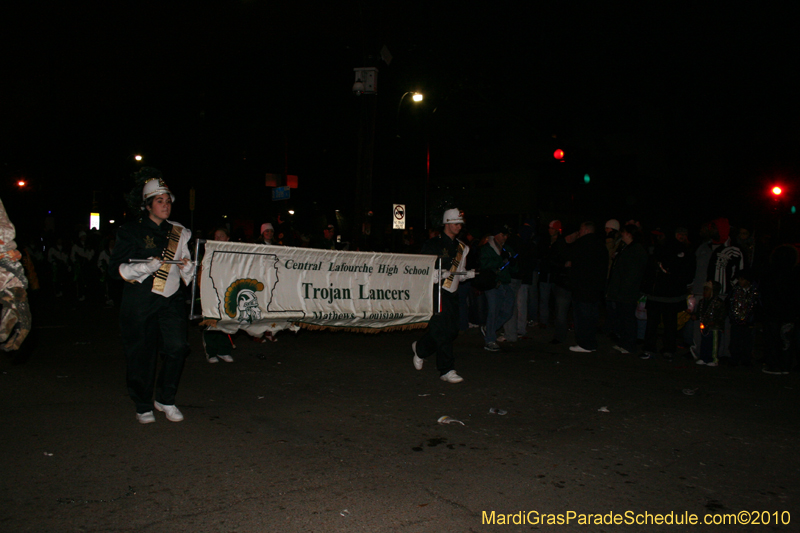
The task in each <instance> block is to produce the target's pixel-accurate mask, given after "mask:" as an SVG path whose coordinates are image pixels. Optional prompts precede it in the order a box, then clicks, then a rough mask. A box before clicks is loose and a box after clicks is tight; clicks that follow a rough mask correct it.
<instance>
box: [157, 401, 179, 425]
mask: <svg viewBox="0 0 800 533" xmlns="http://www.w3.org/2000/svg"><path fill="white" fill-rule="evenodd" d="M153 405H154V406H155V407H156V410H158V411H161V412H162V413H164V414H165V415H167V420H169V421H170V422H180V421H181V420H183V413H181V411H180V409H178V408H177V407H175V406H174V405H164V404H161V403H158V402H153ZM154 418H155V417H154Z"/></svg>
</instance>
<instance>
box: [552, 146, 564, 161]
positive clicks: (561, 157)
mask: <svg viewBox="0 0 800 533" xmlns="http://www.w3.org/2000/svg"><path fill="white" fill-rule="evenodd" d="M553 157H555V158H556V159H558V160H559V161H561V162H562V163H563V162H564V150H562V149H561V148H559V149H558V150H556V151H555V152H553Z"/></svg>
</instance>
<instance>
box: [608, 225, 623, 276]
mask: <svg viewBox="0 0 800 533" xmlns="http://www.w3.org/2000/svg"><path fill="white" fill-rule="evenodd" d="M605 229H606V249H607V250H608V273H609V275H610V274H611V264H612V263H613V262H614V258H615V257H616V256H617V252H618V251H619V249H620V248H621V247H622V246H623V243H622V236H621V235H620V226H619V220H617V219H615V218H612V219H611V220H609V221H607V222H606V228H605Z"/></svg>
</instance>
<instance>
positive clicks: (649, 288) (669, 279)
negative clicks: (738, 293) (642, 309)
mask: <svg viewBox="0 0 800 533" xmlns="http://www.w3.org/2000/svg"><path fill="white" fill-rule="evenodd" d="M694 270H695V268H694V256H693V255H692V254H691V253H689V249H688V247H687V246H686V245H685V244H684V243H682V242H680V241H678V240H677V239H675V238H674V237H673V238H669V237H668V236H667V234H666V233H665V236H664V239H663V240H662V241H661V242H660V243H659V244H657V245H656V247H655V250H654V251H653V260H652V261H651V262H650V268H649V272H648V273H647V276H646V283H645V290H644V293H645V294H646V296H647V305H646V308H647V329H646V331H645V335H644V353H643V354H642V355H641V358H642V359H650V358H651V357H653V356H654V355H655V354H656V353H657V349H658V346H657V343H658V330H659V326H660V325H661V324H662V323H663V325H664V327H663V338H662V344H663V347H664V351H663V355H664V357H665V358H666V359H672V357H673V356H674V355H675V351H676V349H677V335H678V313H680V312H681V311H683V310H684V309H686V297H687V285H688V284H689V283H690V282H691V281H692V275H693V274H694Z"/></svg>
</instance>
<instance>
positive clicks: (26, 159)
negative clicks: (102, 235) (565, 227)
mask: <svg viewBox="0 0 800 533" xmlns="http://www.w3.org/2000/svg"><path fill="white" fill-rule="evenodd" d="M2 18H3V22H2V23H0V24H2V39H3V41H4V50H5V53H4V54H3V57H2V72H3V75H2V77H1V78H0V91H1V93H2V101H1V102H0V172H1V173H0V178H2V183H1V184H0V195H2V196H0V197H2V199H3V201H4V203H5V204H6V208H7V209H8V210H9V211H10V213H11V216H12V220H14V221H15V222H16V223H17V226H18V227H19V228H20V229H23V230H29V229H31V230H32V231H36V229H35V228H38V225H40V224H41V221H42V220H43V219H44V217H45V216H46V215H47V214H48V213H49V214H50V215H51V216H53V217H54V219H55V221H56V225H57V226H58V227H59V228H60V229H61V230H65V231H69V230H72V228H73V227H74V225H75V224H78V223H86V222H87V221H88V213H89V211H90V210H91V208H92V207H93V205H94V206H96V207H97V208H98V209H99V210H100V211H101V214H102V215H103V219H104V221H105V220H108V219H111V218H114V219H116V220H117V221H118V222H119V220H121V217H122V213H123V212H124V211H125V209H126V208H125V205H124V203H123V201H122V194H123V193H124V192H126V191H128V190H129V189H130V188H131V185H132V183H131V180H130V174H131V172H133V171H134V170H136V168H137V166H138V165H139V164H137V163H136V162H135V161H134V160H133V158H132V156H133V155H134V154H137V153H140V154H142V155H143V157H144V162H143V164H146V165H151V166H155V167H157V168H159V169H161V170H162V171H163V172H164V175H165V178H166V180H167V183H168V184H169V185H170V187H172V189H173V190H174V192H175V193H176V195H177V197H178V203H177V204H176V206H175V211H174V218H175V219H176V220H181V221H183V222H185V223H188V222H189V220H190V213H189V210H188V208H189V204H188V191H189V189H190V188H192V187H193V188H194V189H195V191H196V209H195V212H194V218H193V220H194V222H195V223H196V224H197V225H199V226H202V227H204V228H208V227H210V225H212V224H216V223H218V222H219V221H220V220H222V217H223V216H227V217H229V218H228V220H231V219H240V220H251V221H253V222H254V223H260V222H261V221H264V220H267V219H274V218H275V217H276V216H278V215H279V214H281V213H284V212H285V210H286V209H288V208H290V207H291V208H294V209H295V210H296V212H297V214H296V216H297V217H298V219H302V220H304V221H305V222H304V223H305V224H306V225H308V226H310V229H309V231H313V229H314V227H316V226H321V224H322V223H323V222H325V221H333V220H334V218H333V217H334V215H333V213H334V210H336V209H339V210H340V211H341V212H342V213H346V216H347V217H348V218H349V219H350V220H351V221H352V220H357V219H358V218H359V217H360V216H361V215H362V214H361V213H359V212H358V209H356V206H355V205H354V198H355V192H356V191H355V188H356V174H357V172H358V164H359V157H360V156H359V150H358V146H359V135H360V134H362V135H363V134H365V132H367V133H366V134H368V135H371V132H372V129H371V127H369V126H370V125H369V124H367V125H365V123H364V121H363V119H362V113H363V108H364V107H365V106H369V105H374V109H375V121H374V143H375V144H374V146H375V151H374V159H373V163H372V169H373V179H372V182H373V191H372V202H371V203H370V209H371V210H372V211H373V212H374V214H375V219H376V220H378V221H380V224H383V223H384V219H385V223H387V224H388V220H389V216H390V215H389V213H390V208H391V204H392V203H404V204H406V205H407V209H408V213H409V222H410V223H411V224H415V225H419V224H421V223H422V218H423V217H422V213H423V212H424V211H425V205H424V196H425V195H424V190H425V185H424V184H425V179H426V177H425V165H426V157H427V156H428V155H429V156H430V183H429V192H430V194H429V202H428V203H429V206H430V204H432V203H434V202H435V201H436V200H437V199H438V198H439V197H441V196H442V195H451V196H452V197H454V198H455V199H456V200H457V201H458V202H459V204H461V205H462V206H464V207H465V208H467V209H468V211H469V213H471V214H472V215H473V216H474V217H476V218H475V219H474V220H485V217H501V216H503V217H512V218H514V217H516V219H519V218H520V217H527V216H536V215H539V216H541V217H543V218H546V217H548V216H551V215H553V216H559V217H562V218H574V219H576V220H579V219H580V218H584V217H598V218H603V217H612V216H613V217H616V218H621V219H622V218H624V219H626V220H627V219H629V218H636V219H640V220H643V221H644V222H646V223H648V224H651V225H662V224H681V225H683V224H689V225H694V224H696V223H697V222H699V221H700V220H703V219H708V218H711V217H715V216H720V215H724V216H728V217H730V218H731V219H732V222H733V223H734V225H736V224H737V223H747V224H750V223H755V224H761V225H763V226H764V227H765V228H774V227H775V226H776V225H777V222H778V220H779V219H781V218H782V219H783V220H782V226H781V227H782V230H783V231H784V233H785V234H786V235H787V236H788V235H789V233H790V231H791V228H792V227H793V218H792V217H791V213H790V207H791V205H793V204H794V203H795V198H797V201H798V202H799V203H800V196H795V195H796V194H800V192H796V191H795V190H794V189H795V188H796V187H797V177H798V176H797V174H798V165H800V153H799V152H798V142H800V131H799V129H800V128H799V126H798V124H800V122H798V118H799V117H798V114H799V113H798V111H800V109H799V107H800V105H799V104H798V102H797V99H796V97H795V92H796V86H797V82H798V75H797V61H796V56H797V48H798V47H797V45H796V43H795V35H794V25H793V23H792V20H791V16H790V15H789V14H788V13H785V12H781V11H779V10H770V9H767V8H765V6H752V7H751V8H736V9H733V8H724V9H716V8H711V7H708V8H705V7H697V6H694V7H693V8H692V9H690V10H689V9H686V10H684V9H679V8H676V7H673V6H666V5H665V6H661V7H655V6H652V5H647V6H643V5H641V4H639V5H633V4H631V5H630V6H618V7H616V8H611V7H609V6H608V5H606V4H602V5H597V4H590V3H588V2H587V3H579V4H573V5H570V6H563V5H559V4H556V3H534V4H530V5H527V6H520V5H517V4H512V3H505V2H503V3H499V4H493V5H491V6H490V5H488V4H485V3H481V2H459V3H455V2H435V3H424V2H388V3H374V2H348V3H340V2H336V3H329V4H327V5H324V6H320V5H318V4H314V3H311V2H292V3H275V2H263V1H258V0H249V1H231V2H214V3H207V2H204V3H189V2H186V3H184V2H168V3H164V2H161V3H157V2H154V3H148V2H144V3H142V2H114V3H106V4H95V3H80V2H79V3H70V4H64V3H55V2H53V3H51V2H45V3H35V4H33V3H21V2H20V3H18V5H16V6H14V7H10V8H5V13H4V16H3V17H2ZM384 46H385V47H386V49H387V50H389V52H390V53H391V56H392V60H391V63H390V64H387V63H386V61H385V60H383V59H382V58H381V50H382V48H383V47H384ZM369 66H373V67H377V68H378V69H379V80H378V95H377V96H366V95H365V96H361V97H356V96H354V95H353V93H352V91H351V87H352V85H353V82H354V81H355V80H354V73H353V69H354V68H356V67H369ZM407 91H420V92H423V93H424V94H425V99H424V101H423V102H421V103H420V104H414V103H412V102H411V101H410V99H408V98H406V99H403V100H402V102H401V97H402V95H403V94H404V93H405V92H407ZM556 148H561V149H563V150H564V151H565V153H566V156H565V161H564V163H560V162H558V161H556V160H555V159H554V158H553V156H552V154H553V151H554V150H555V149H556ZM362 163H363V159H362ZM266 173H288V174H292V175H297V176H299V187H298V188H297V189H293V190H292V198H291V199H290V200H289V201H284V202H273V201H272V200H271V196H270V193H271V190H270V188H268V187H266V186H265V174H266ZM586 174H588V175H589V176H590V182H589V183H588V184H587V183H585V181H584V176H585V175H586ZM19 179H24V180H25V181H26V183H27V185H26V186H25V187H24V188H19V187H18V186H17V185H16V183H17V181H19ZM774 183H779V184H781V185H782V186H783V187H784V190H785V193H784V199H783V205H777V204H775V202H774V201H773V200H772V199H771V198H769V196H768V193H767V190H768V188H769V186H771V185H772V184H774ZM104 223H105V222H104Z"/></svg>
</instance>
